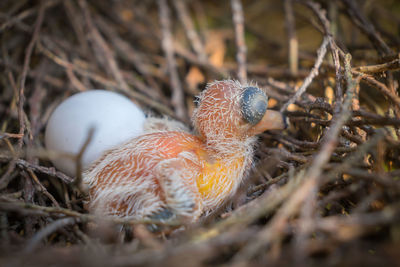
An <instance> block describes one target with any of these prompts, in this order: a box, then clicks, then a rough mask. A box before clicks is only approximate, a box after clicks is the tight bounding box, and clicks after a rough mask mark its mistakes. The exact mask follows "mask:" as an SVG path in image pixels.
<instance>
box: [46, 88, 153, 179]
mask: <svg viewBox="0 0 400 267" xmlns="http://www.w3.org/2000/svg"><path fill="white" fill-rule="evenodd" d="M144 121H145V115H144V113H143V112H142V111H141V109H140V108H138V107H137V106H136V105H135V104H134V103H133V102H132V101H130V100H129V99H128V98H126V97H125V96H123V95H121V94H118V93H114V92H110V91H105V90H90V91H86V92H82V93H78V94H75V95H73V96H71V97H69V98H67V99H66V100H64V101H63V102H62V103H61V104H60V105H59V106H58V107H57V108H56V109H55V110H54V112H53V113H52V115H51V116H50V118H49V121H48V123H47V127H46V133H45V145H46V148H47V149H48V150H52V151H57V152H62V153H72V154H75V155H77V154H78V152H79V151H80V149H81V148H82V146H83V144H84V143H85V140H86V139H87V137H88V133H89V130H90V128H92V127H94V130H95V131H94V135H93V138H92V141H91V142H90V144H89V146H88V147H87V149H86V150H85V152H84V154H83V157H82V166H83V169H86V168H88V167H89V166H90V164H91V163H92V162H94V161H95V160H96V159H98V158H99V157H100V156H101V155H102V154H103V153H104V152H105V151H107V150H109V149H111V148H113V147H115V146H117V145H120V144H122V143H124V142H126V141H128V140H129V139H131V138H133V137H135V136H137V135H139V134H141V133H142V132H143V123H144ZM51 161H52V163H53V164H54V166H55V167H56V168H57V169H59V170H60V171H62V172H64V173H66V174H68V175H70V176H75V174H76V162H75V161H74V160H73V159H70V158H68V157H62V156H61V157H60V156H57V157H54V158H52V159H51Z"/></svg>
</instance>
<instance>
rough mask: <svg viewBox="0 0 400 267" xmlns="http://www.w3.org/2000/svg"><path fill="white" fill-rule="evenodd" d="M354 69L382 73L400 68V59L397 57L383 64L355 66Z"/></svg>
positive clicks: (369, 72) (368, 72)
mask: <svg viewBox="0 0 400 267" xmlns="http://www.w3.org/2000/svg"><path fill="white" fill-rule="evenodd" d="M352 70H354V71H359V72H364V73H367V74H374V73H381V72H385V71H388V70H400V59H395V60H392V61H390V62H386V63H383V64H377V65H369V66H359V67H354V68H353V69H352Z"/></svg>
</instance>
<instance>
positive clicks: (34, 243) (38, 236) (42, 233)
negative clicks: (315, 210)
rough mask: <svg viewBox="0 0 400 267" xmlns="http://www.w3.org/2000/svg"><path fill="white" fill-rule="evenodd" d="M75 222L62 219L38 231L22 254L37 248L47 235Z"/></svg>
mask: <svg viewBox="0 0 400 267" xmlns="http://www.w3.org/2000/svg"><path fill="white" fill-rule="evenodd" d="M76 222H77V221H76V219H75V218H63V219H59V220H57V221H54V222H53V223H50V224H48V225H47V226H46V227H44V228H42V229H40V231H38V232H37V233H36V234H35V235H34V236H33V237H32V238H31V240H29V242H28V244H27V245H26V247H25V249H24V250H23V253H25V254H27V253H32V252H33V251H34V250H35V249H36V248H37V246H38V245H39V242H40V241H42V239H44V238H46V237H47V236H48V235H50V234H52V233H53V232H55V231H57V230H58V229H60V228H63V227H65V226H68V225H72V224H75V223H76Z"/></svg>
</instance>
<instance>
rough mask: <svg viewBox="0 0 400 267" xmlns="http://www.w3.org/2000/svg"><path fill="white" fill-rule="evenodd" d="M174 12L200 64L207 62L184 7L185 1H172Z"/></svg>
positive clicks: (201, 44)
mask: <svg viewBox="0 0 400 267" xmlns="http://www.w3.org/2000/svg"><path fill="white" fill-rule="evenodd" d="M173 3H174V5H175V9H176V12H177V13H178V17H179V19H180V21H181V24H182V26H183V27H184V29H185V32H186V36H187V38H188V39H189V41H190V44H191V45H192V48H193V50H194V51H195V52H196V54H197V56H198V57H199V60H200V61H202V62H207V55H206V52H205V50H204V45H203V43H202V41H201V40H200V37H199V35H198V34H197V31H196V29H195V27H194V25H193V21H192V19H191V18H190V15H189V12H188V10H187V7H186V1H185V0H174V1H173Z"/></svg>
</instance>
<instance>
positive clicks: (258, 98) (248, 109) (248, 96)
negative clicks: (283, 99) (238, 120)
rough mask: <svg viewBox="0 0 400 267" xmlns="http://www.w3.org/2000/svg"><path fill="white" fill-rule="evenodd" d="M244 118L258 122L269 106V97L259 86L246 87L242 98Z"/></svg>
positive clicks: (249, 121)
mask: <svg viewBox="0 0 400 267" xmlns="http://www.w3.org/2000/svg"><path fill="white" fill-rule="evenodd" d="M240 105H241V109H242V114H243V119H244V120H245V121H246V122H248V123H250V124H252V125H255V124H257V123H258V122H259V121H260V120H261V119H262V118H263V116H264V114H265V111H266V110H267V108H268V97H267V96H266V95H265V93H264V92H263V91H261V90H260V89H259V88H257V87H245V88H244V91H243V93H242V98H241V102H240Z"/></svg>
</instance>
